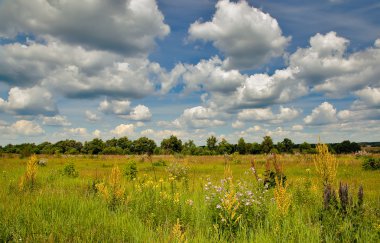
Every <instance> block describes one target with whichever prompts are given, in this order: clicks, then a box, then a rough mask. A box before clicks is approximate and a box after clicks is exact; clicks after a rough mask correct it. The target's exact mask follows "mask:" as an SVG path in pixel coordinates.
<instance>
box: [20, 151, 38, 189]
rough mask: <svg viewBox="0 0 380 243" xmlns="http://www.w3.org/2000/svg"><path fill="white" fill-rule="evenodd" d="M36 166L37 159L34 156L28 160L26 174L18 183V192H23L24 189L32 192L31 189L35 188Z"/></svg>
mask: <svg viewBox="0 0 380 243" xmlns="http://www.w3.org/2000/svg"><path fill="white" fill-rule="evenodd" d="M37 164H38V158H37V156H36V155H35V154H34V155H32V156H31V157H30V158H29V160H28V163H27V165H26V172H25V174H24V175H23V176H22V177H21V178H20V182H19V189H20V191H23V190H24V189H30V190H33V188H34V187H35V184H36V175H37Z"/></svg>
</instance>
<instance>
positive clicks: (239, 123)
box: [231, 120, 245, 129]
mask: <svg viewBox="0 0 380 243" xmlns="http://www.w3.org/2000/svg"><path fill="white" fill-rule="evenodd" d="M244 125H245V124H244V122H242V121H239V120H237V121H234V122H233V123H232V125H231V126H232V127H233V128H235V129H236V128H243V127H244Z"/></svg>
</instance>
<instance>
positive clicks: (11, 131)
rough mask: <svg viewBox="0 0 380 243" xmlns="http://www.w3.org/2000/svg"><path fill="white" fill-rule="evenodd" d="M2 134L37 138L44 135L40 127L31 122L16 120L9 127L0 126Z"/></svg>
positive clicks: (5, 125)
mask: <svg viewBox="0 0 380 243" xmlns="http://www.w3.org/2000/svg"><path fill="white" fill-rule="evenodd" d="M0 131H1V133H2V134H8V135H20V136H31V137H32V136H39V135H42V134H44V133H45V131H44V130H43V129H42V127H41V126H40V125H38V124H37V123H35V122H33V121H27V120H18V121H16V122H15V123H13V124H11V125H7V124H2V125H0Z"/></svg>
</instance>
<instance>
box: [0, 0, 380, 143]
mask: <svg viewBox="0 0 380 243" xmlns="http://www.w3.org/2000/svg"><path fill="white" fill-rule="evenodd" d="M379 12H380V3H379V2H378V1H377V0H361V1H358V0H321V1H301V0H282V1H279V0H273V1H270V0H242V1H231V0H219V1H217V0H194V1H184V0H176V1H173V0H157V1H156V0H109V1H103V0H86V1H77V0H29V1H24V0H0V145H6V144H9V143H12V144H20V143H29V142H34V143H41V142H43V141H50V142H57V141H60V140H64V139H75V140H78V141H89V140H92V139H94V138H101V139H103V140H107V139H110V138H113V137H116V138H118V137H123V136H127V137H129V138H130V139H136V138H139V137H142V136H146V137H149V138H151V139H154V140H155V141H156V142H157V143H159V142H160V141H161V140H162V139H164V138H167V137H169V136H170V135H175V136H177V137H179V138H181V139H182V140H183V141H187V140H189V139H191V140H194V141H195V143H196V144H198V145H203V144H205V142H206V139H207V138H208V137H210V136H211V135H214V136H216V137H217V138H218V140H219V141H220V140H221V139H222V138H225V139H227V141H229V142H231V143H236V142H237V140H238V139H239V138H240V137H243V138H244V139H245V140H246V141H247V142H261V141H262V138H263V137H264V136H266V135H268V136H271V137H272V138H273V140H274V141H275V142H277V141H282V140H283V139H284V138H290V139H292V140H293V141H294V142H296V143H302V142H304V141H306V142H310V143H315V142H317V141H318V138H319V137H320V139H321V140H322V141H324V142H341V141H343V140H351V141H356V142H363V141H367V142H371V141H380V135H379V134H380V122H379V120H380V68H379V67H380V18H379V17H378V13H379Z"/></svg>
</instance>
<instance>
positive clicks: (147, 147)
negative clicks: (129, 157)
mask: <svg viewBox="0 0 380 243" xmlns="http://www.w3.org/2000/svg"><path fill="white" fill-rule="evenodd" d="M156 146H157V145H156V143H155V142H154V141H153V140H152V139H149V138H147V137H141V138H139V139H137V140H135V141H133V143H132V152H134V153H136V154H153V152H154V149H155V148H156Z"/></svg>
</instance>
